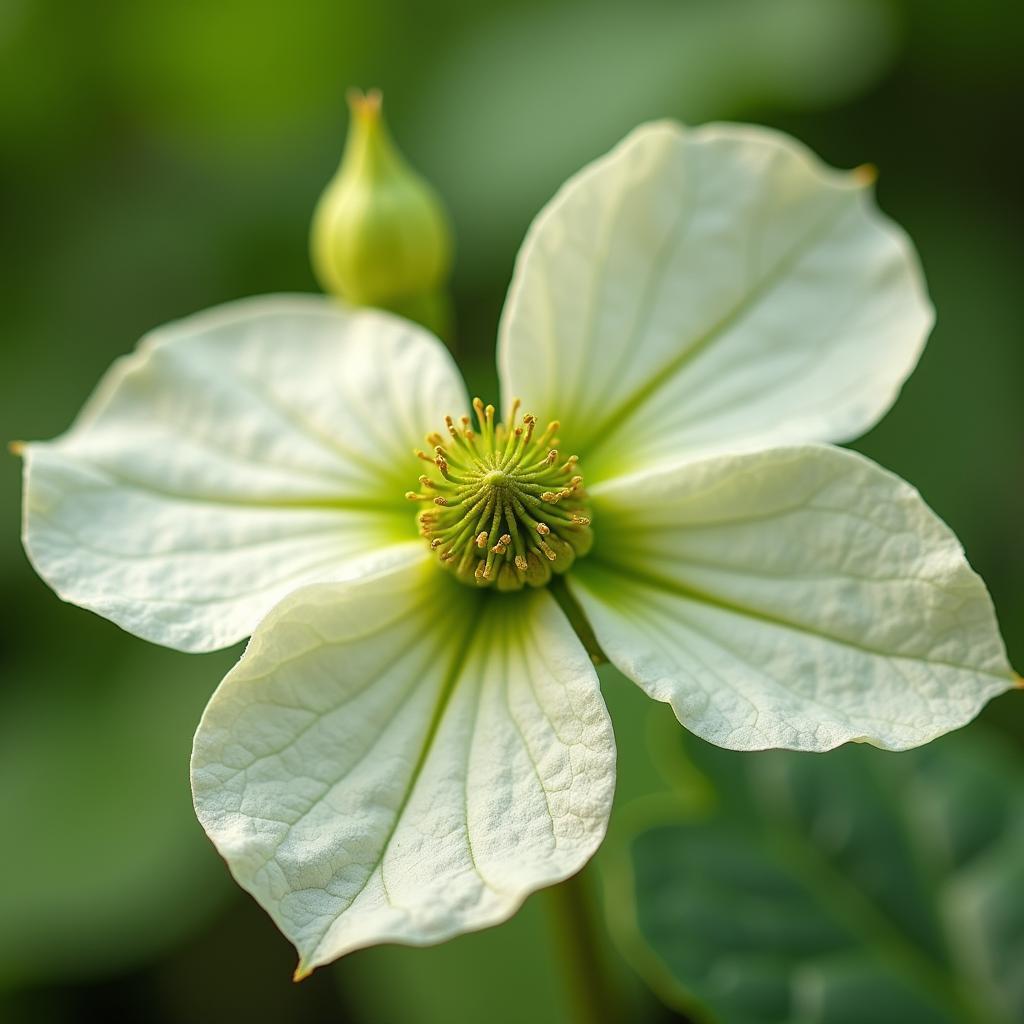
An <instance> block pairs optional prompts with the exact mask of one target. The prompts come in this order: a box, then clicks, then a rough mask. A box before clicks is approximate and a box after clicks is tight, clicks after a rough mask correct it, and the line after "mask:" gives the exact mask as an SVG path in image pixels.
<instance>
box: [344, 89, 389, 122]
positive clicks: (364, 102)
mask: <svg viewBox="0 0 1024 1024" xmlns="http://www.w3.org/2000/svg"><path fill="white" fill-rule="evenodd" d="M345 99H346V101H347V102H348V109H349V110H350V111H351V112H352V115H353V117H359V118H362V119H363V120H366V121H369V120H377V119H378V118H379V117H380V113H381V108H382V107H383V105H384V96H383V94H382V93H381V91H380V89H367V90H366V91H365V92H363V90H362V89H356V88H352V89H349V90H348V92H347V93H345Z"/></svg>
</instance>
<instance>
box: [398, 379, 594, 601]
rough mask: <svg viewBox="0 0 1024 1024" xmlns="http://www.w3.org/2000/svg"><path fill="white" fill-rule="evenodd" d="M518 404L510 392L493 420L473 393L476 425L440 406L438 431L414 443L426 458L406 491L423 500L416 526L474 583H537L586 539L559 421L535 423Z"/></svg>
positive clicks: (579, 491) (579, 484)
mask: <svg viewBox="0 0 1024 1024" xmlns="http://www.w3.org/2000/svg"><path fill="white" fill-rule="evenodd" d="M519 409H520V403H519V401H518V400H516V401H514V402H512V404H511V407H510V409H509V415H508V420H507V423H502V422H497V421H496V418H495V408H494V406H493V405H485V404H484V403H483V402H482V401H481V400H480V399H479V398H475V399H474V400H473V413H474V415H475V418H476V427H477V429H476V430H475V431H474V429H473V421H472V420H471V419H470V417H468V416H459V417H454V416H446V417H445V418H444V435H445V436H442V434H440V433H432V434H430V435H429V436H428V437H427V444H428V446H429V447H428V451H421V450H419V449H416V451H415V454H416V457H417V458H418V459H420V460H422V461H423V462H426V463H427V464H428V465H429V467H430V470H429V473H427V474H424V475H421V476H420V478H419V485H420V490H418V491H409V492H407V494H406V497H407V498H408V499H409V500H410V501H417V502H425V503H427V508H426V509H423V510H421V511H420V512H419V513H418V515H417V524H418V527H419V531H420V533H421V534H422V535H423V536H424V537H425V538H426V540H427V543H428V544H429V545H430V549H431V550H432V551H434V552H436V553H437V556H438V559H439V560H440V563H441V564H442V565H444V566H446V567H447V568H449V569H450V570H451V571H452V572H454V573H455V575H456V577H457V578H458V579H459V580H461V581H462V582H464V583H469V584H472V585H474V586H496V587H497V588H498V590H518V589H520V588H521V587H523V586H543V585H544V584H545V583H547V582H548V580H550V578H551V574H552V572H554V573H561V572H565V570H566V569H568V568H569V566H570V565H572V563H573V561H574V560H575V558H577V557H579V556H581V555H584V554H586V553H587V551H589V550H590V546H591V543H592V540H593V538H592V534H591V531H590V524H591V518H590V514H589V512H588V510H587V508H586V492H585V491H584V489H583V477H582V476H581V475H580V474H579V472H578V463H579V460H578V459H577V457H576V456H575V455H570V456H569V457H568V458H564V459H563V456H561V455H560V454H559V450H558V439H557V437H556V434H557V433H558V431H559V429H560V425H559V423H558V421H557V420H553V421H551V422H550V423H549V424H548V425H547V427H545V428H544V430H543V431H541V430H538V429H537V418H536V417H535V416H533V415H531V414H529V413H527V414H526V415H524V416H523V417H522V418H521V419H519V418H518V417H519ZM429 451H432V452H433V454H432V455H431V454H428V452H429ZM570 474H575V475H573V476H571V477H570V478H569V480H568V482H566V477H568V476H570Z"/></svg>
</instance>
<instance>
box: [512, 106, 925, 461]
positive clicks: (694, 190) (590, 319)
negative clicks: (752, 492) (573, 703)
mask: <svg viewBox="0 0 1024 1024" xmlns="http://www.w3.org/2000/svg"><path fill="white" fill-rule="evenodd" d="M869 184H870V175H869V174H868V173H867V172H852V173H846V172H839V171H835V170H832V169H830V168H828V167H826V166H824V165H823V164H822V163H821V162H820V161H818V160H817V158H816V157H814V155H813V154H811V153H810V152H809V151H808V150H806V149H805V148H804V147H803V146H801V145H799V144H798V143H796V142H795V141H794V140H792V139H790V138H788V137H786V136H784V135H782V134H780V133H778V132H774V131H770V130H768V129H764V128H756V127H748V126H736V125H709V126H706V127H703V128H698V129H694V130H688V129H683V128H681V127H679V126H678V125H674V124H671V123H667V122H666V123H657V124H651V125H646V126H643V127H641V128H639V129H637V130H636V131H635V132H633V133H632V134H631V135H629V136H628V137H627V138H626V139H625V140H624V141H623V142H622V143H621V144H620V145H619V146H618V147H617V148H616V149H614V150H613V151H612V152H611V153H610V154H609V155H607V156H605V157H604V158H602V159H600V160H598V161H596V162H595V163H593V164H591V165H590V166H589V167H587V168H585V169H584V170H583V171H581V172H580V173H579V174H578V175H576V176H575V177H574V178H572V179H571V180H570V181H569V182H568V183H567V184H566V185H564V186H563V188H562V189H561V191H560V192H559V193H558V195H556V196H555V198H554V199H553V200H552V201H551V202H550V203H549V204H548V206H547V207H546V208H545V209H544V210H543V211H542V212H541V214H540V215H539V216H538V218H537V219H536V220H535V221H534V223H533V226H532V227H531V228H530V231H529V233H528V235H527V237H526V241H525V242H524V244H523V247H522V249H521V251H520V254H519V258H518V262H517V265H516V271H515V275H514V278H513V282H512V287H511V289H510V291H509V297H508V301H507V303H506V307H505V311H504V314H503V318H502V324H501V331H500V343H499V346H500V348H499V365H500V369H501V378H502V388H503V395H504V398H505V401H508V400H509V399H510V398H514V397H518V398H521V399H522V400H523V402H524V408H525V409H527V410H530V411H532V412H534V413H536V414H537V415H538V416H539V417H540V418H541V420H542V421H546V420H547V419H559V420H561V422H562V424H563V439H564V441H565V442H566V447H567V448H572V449H573V450H574V451H575V452H576V453H577V454H579V455H580V456H581V457H582V459H583V462H582V465H583V469H584V472H585V473H587V474H588V480H592V479H596V478H597V476H598V475H599V476H601V477H608V476H610V475H613V474H616V473H619V472H623V471H626V470H628V469H630V468H632V469H636V468H637V467H639V466H641V465H645V466H653V465H655V464H657V463H660V462H662V461H664V460H669V461H678V460H679V459H681V458H687V457H693V456H697V455H704V454H708V453H710V452H713V451H727V450H737V449H742V448H750V447H763V446H768V445H777V444H782V443H790V442H796V441H840V440H848V439H850V438H853V437H856V436H857V435H859V434H861V433H863V432H864V431H865V430H866V429H867V428H868V427H870V426H871V425H872V424H873V423H874V422H876V421H877V420H878V419H879V418H880V417H881V416H882V415H883V414H884V413H885V411H886V410H887V409H888V408H889V406H890V405H891V404H892V402H893V400H894V399H895V397H896V394H897V392H898V390H899V388H900V385H901V384H902V382H903V381H904V379H905V378H906V377H907V375H908V374H909V373H910V371H911V370H912V369H913V367H914V365H915V363H916V362H917V359H918V356H919V354H920V352H921V348H922V346H923V344H924V340H925V337H926V335H927V332H928V330H929V328H930V326H931V323H932V310H931V307H930V305H929V302H928V299H927V296H926V294H925V291H924V285H923V281H922V278H921V274H920V270H919V268H918V263H917V258H916V256H915V254H914V251H913V249H912V247H911V245H910V243H909V241H908V240H907V238H906V236H905V235H904V234H903V232H902V231H901V230H900V229H899V228H898V227H897V226H896V225H894V224H893V223H892V222H890V221H889V220H888V219H887V218H885V217H883V216H882V215H881V214H879V213H878V211H877V210H876V209H875V206H874V202H873V199H872V197H871V192H870V188H869Z"/></svg>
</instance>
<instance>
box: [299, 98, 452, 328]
mask: <svg viewBox="0 0 1024 1024" xmlns="http://www.w3.org/2000/svg"><path fill="white" fill-rule="evenodd" d="M348 104H349V110H350V112H351V118H350V122H349V130H348V138H347V140H346V142H345V151H344V153H343V154H342V158H341V165H340V167H339V168H338V171H337V173H336V174H335V176H334V178H333V179H332V180H331V181H330V183H329V184H328V186H327V188H326V189H325V190H324V193H323V195H322V196H321V197H320V201H319V203H318V204H317V208H316V211H315V212H314V214H313V224H312V230H311V238H310V242H311V255H312V261H313V270H314V272H315V273H316V276H317V279H318V280H319V282H320V285H321V287H322V288H323V289H324V291H325V292H328V293H329V294H331V295H336V296H338V297H339V298H342V299H344V300H345V301H347V302H350V303H352V304H354V305H359V306H380V307H382V308H384V309H390V310H393V311H394V312H396V313H400V314H402V315H403V316H407V317H409V318H411V319H414V320H418V321H419V322H420V323H423V324H425V325H426V326H428V327H430V328H432V329H433V330H434V331H435V332H437V333H441V334H443V333H444V328H445V326H446V323H447V319H448V301H447V294H446V291H445V283H446V281H447V278H448V272H449V270H450V268H451V252H452V244H451V233H450V231H449V229H448V222H447V218H446V216H445V213H444V209H443V207H442V206H441V201H440V199H439V198H438V196H437V194H436V193H435V192H434V190H433V189H432V188H431V187H430V185H429V184H427V182H426V181H425V180H424V179H423V178H422V177H421V176H420V175H419V174H417V173H416V172H415V171H414V170H413V169H412V168H411V167H410V166H409V165H408V163H406V161H405V159H404V158H403V157H402V155H401V153H399V152H398V150H397V149H396V147H395V145H394V143H393V142H392V140H391V136H390V134H389V132H388V130H387V126H386V125H385V124H384V119H383V116H382V114H381V94H380V93H379V92H378V91H376V90H373V91H371V92H368V93H367V94H366V95H363V94H362V93H361V92H359V91H357V90H352V91H350V92H349V95H348Z"/></svg>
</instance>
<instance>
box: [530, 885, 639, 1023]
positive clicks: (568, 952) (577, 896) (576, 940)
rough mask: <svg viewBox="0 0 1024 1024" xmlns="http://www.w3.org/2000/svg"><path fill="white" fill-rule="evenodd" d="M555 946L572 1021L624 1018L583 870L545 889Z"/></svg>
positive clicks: (605, 1020) (607, 1020)
mask: <svg viewBox="0 0 1024 1024" xmlns="http://www.w3.org/2000/svg"><path fill="white" fill-rule="evenodd" d="M544 894H545V896H546V897H547V905H548V910H549V912H550V915H551V923H552V931H553V933H554V938H555V945H556V947H557V950H558V954H559V957H560V959H561V962H562V971H563V976H564V978H565V984H566V988H567V989H568V995H569V1003H570V1006H571V1009H572V1020H573V1021H574V1022H575V1024H620V1022H624V1021H625V1020H626V1019H627V1018H626V1015H625V1012H624V1009H623V1006H622V1001H621V997H620V994H619V992H618V990H617V988H616V986H615V984H614V982H613V980H612V978H611V972H610V970H609V965H608V964H607V962H606V958H605V956H604V954H603V952H602V949H601V945H600V942H599V941H598V934H599V933H598V925H597V921H596V918H595V914H594V903H593V897H592V895H591V893H590V890H589V887H588V886H587V883H586V879H585V877H584V873H583V872H579V873H578V874H575V875H573V876H572V878H568V879H566V880H565V881H564V882H561V883H560V884H558V885H556V886H553V887H552V888H550V889H545V890H544Z"/></svg>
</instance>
